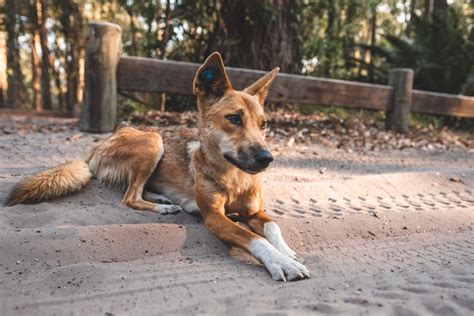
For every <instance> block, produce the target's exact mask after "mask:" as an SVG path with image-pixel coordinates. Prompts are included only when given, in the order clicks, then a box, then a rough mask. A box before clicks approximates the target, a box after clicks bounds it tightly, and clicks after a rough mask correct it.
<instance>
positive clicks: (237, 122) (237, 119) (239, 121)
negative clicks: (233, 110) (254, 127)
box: [225, 114, 242, 126]
mask: <svg viewBox="0 0 474 316" xmlns="http://www.w3.org/2000/svg"><path fill="white" fill-rule="evenodd" d="M225 118H226V119H228V120H229V121H230V122H231V123H232V124H234V125H239V126H242V118H241V117H240V115H235V114H231V115H226V116H225Z"/></svg>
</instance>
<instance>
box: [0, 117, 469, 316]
mask: <svg viewBox="0 0 474 316" xmlns="http://www.w3.org/2000/svg"><path fill="white" fill-rule="evenodd" d="M14 119H15V120H19V121H22V122H23V123H24V119H22V118H12V117H1V118H0V123H3V125H2V126H5V127H4V129H3V134H2V133H0V149H1V151H0V179H1V183H0V201H3V200H4V198H5V196H6V195H7V193H8V191H9V189H10V188H11V187H12V186H13V185H14V183H16V182H17V181H19V180H20V179H22V178H24V177H26V176H28V175H29V174H32V173H34V172H37V171H40V170H43V169H45V168H46V167H50V166H54V165H56V164H59V163H62V162H64V161H66V160H68V159H71V158H77V157H81V156H83V155H84V153H86V152H87V150H88V149H90V148H92V147H93V146H94V145H96V144H97V142H98V141H100V140H101V139H103V138H104V137H105V135H91V134H82V133H79V132H78V131H77V130H75V129H71V128H69V127H64V126H65V123H68V122H69V123H68V124H72V122H70V121H67V120H64V119H62V120H46V119H41V120H42V121H41V122H44V123H45V124H53V128H51V129H52V130H53V132H28V131H22V130H15V129H12V128H10V127H9V126H10V125H9V124H10V123H11V120H14ZM66 126H68V125H67V124H66ZM271 146H272V148H274V149H275V152H276V162H275V163H274V165H273V166H272V168H270V170H269V171H268V172H267V173H266V175H265V184H264V185H265V192H266V202H267V209H268V212H269V213H270V214H272V215H273V216H274V217H275V218H276V220H277V222H278V223H279V224H280V225H281V227H282V230H283V233H284V235H285V236H286V239H287V240H288V242H289V244H290V245H291V246H292V247H293V248H295V249H296V250H297V251H298V252H299V254H300V257H301V258H302V260H304V262H305V264H306V265H307V266H308V268H309V269H310V270H311V272H312V278H311V279H308V280H303V281H298V282H288V283H282V282H275V281H272V280H271V278H270V276H269V275H268V273H267V272H266V271H265V269H264V268H263V267H262V266H261V265H259V264H258V263H257V262H256V261H255V260H253V259H252V258H251V257H250V256H248V255H247V254H245V253H244V252H242V251H240V250H237V249H228V247H227V246H226V245H224V244H223V243H222V242H221V241H219V240H218V239H217V238H216V237H214V236H213V235H212V234H210V233H209V232H208V231H207V230H206V229H205V228H204V227H203V225H202V223H201V219H200V218H199V217H193V216H190V215H187V214H178V215H175V216H173V215H168V216H160V215H159V214H154V213H149V212H139V211H134V210H132V209H129V208H127V207H125V206H123V205H121V204H120V198H121V194H120V193H119V192H115V191H113V190H110V189H108V188H105V187H102V186H101V185H100V184H98V183H97V182H93V183H92V184H91V185H89V186H88V187H87V188H86V189H85V190H84V191H83V192H81V193H79V194H76V195H74V196H70V197H66V198H62V199H60V200H57V201H53V202H48V203H41V204H39V205H19V206H14V207H0V314H1V315H23V314H24V315H32V314H34V315H54V314H58V315H59V314H61V315H64V314H74V315H80V314H84V315H90V314H95V315H111V314H115V315H122V314H134V315H136V314H173V313H179V314H195V313H205V314H222V313H227V314H238V315H245V314H296V313H298V314H314V313H321V314H370V315H374V314H390V315H425V314H437V315H469V314H471V315H472V313H473V312H474V233H473V231H472V226H473V222H474V212H473V211H474V195H473V191H474V168H473V166H474V152H473V150H454V151H449V152H437V151H431V152H426V151H421V150H415V149H409V150H401V151H379V152H369V153H357V152H345V151H343V150H341V151H334V150H329V149H328V148H325V147H323V146H318V145H312V146H309V147H308V146H305V147H302V146H299V145H296V147H294V148H287V147H282V146H280V145H279V144H273V143H272V145H271Z"/></svg>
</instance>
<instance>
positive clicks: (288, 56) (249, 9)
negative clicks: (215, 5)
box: [219, 0, 302, 73]
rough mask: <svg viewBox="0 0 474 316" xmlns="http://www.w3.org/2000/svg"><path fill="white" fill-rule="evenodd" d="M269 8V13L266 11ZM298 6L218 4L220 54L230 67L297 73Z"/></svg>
mask: <svg viewBox="0 0 474 316" xmlns="http://www.w3.org/2000/svg"><path fill="white" fill-rule="evenodd" d="M268 8H271V9H268ZM300 10H301V5H300V1H298V0H266V1H244V0H221V5H220V9H219V11H220V12H219V13H220V17H221V18H222V25H221V27H220V28H221V29H222V30H225V31H224V32H227V36H228V37H227V39H226V41H225V42H224V44H223V47H222V51H223V53H224V56H225V57H226V58H225V59H226V62H227V63H228V64H229V65H232V66H239V67H247V68H254V69H262V70H270V69H272V68H273V67H276V66H279V67H280V68H281V70H282V72H290V73H299V72H300V71H301V57H302V51H301V45H300V44H301V36H300V35H301V27H300V25H301V21H300V14H299V13H300Z"/></svg>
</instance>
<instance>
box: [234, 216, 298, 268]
mask: <svg viewBox="0 0 474 316" xmlns="http://www.w3.org/2000/svg"><path fill="white" fill-rule="evenodd" d="M242 219H243V221H244V223H246V224H247V225H248V226H249V227H250V229H252V231H254V232H255V233H257V234H259V235H260V236H263V237H265V238H266V239H267V240H268V241H269V242H270V244H272V245H273V247H275V248H276V249H277V250H278V251H280V252H281V253H282V254H284V255H287V256H289V257H290V258H292V259H296V252H294V251H293V250H292V249H291V248H290V247H289V246H288V244H287V243H286V241H285V240H284V239H283V236H282V234H281V230H280V227H279V226H278V225H277V223H275V222H274V221H273V220H272V218H271V217H270V216H269V215H268V214H267V213H265V211H259V212H257V213H255V214H253V215H251V216H246V217H245V216H244V217H243V218H242Z"/></svg>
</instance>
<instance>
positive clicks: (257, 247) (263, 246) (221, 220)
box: [196, 190, 310, 281]
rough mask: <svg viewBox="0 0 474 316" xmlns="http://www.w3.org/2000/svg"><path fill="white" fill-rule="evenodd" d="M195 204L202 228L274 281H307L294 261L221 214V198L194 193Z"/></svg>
mask: <svg viewBox="0 0 474 316" xmlns="http://www.w3.org/2000/svg"><path fill="white" fill-rule="evenodd" d="M196 201H197V203H198V205H199V208H200V210H201V213H202V214H203V217H204V224H205V225H206V227H207V228H208V229H209V230H210V231H212V232H213V233H215V234H216V235H217V237H219V238H220V239H221V240H222V241H224V242H226V243H228V244H231V245H233V246H237V247H239V248H242V249H244V250H247V251H248V252H250V253H251V254H252V255H253V256H254V257H256V258H257V259H258V260H259V261H260V262H262V263H263V264H264V265H265V267H266V268H267V270H268V271H269V272H270V274H271V275H272V278H273V279H274V280H281V281H286V280H290V281H292V280H299V279H304V278H308V277H309V276H310V273H309V271H308V269H307V268H306V267H305V266H304V265H302V264H301V263H299V262H298V261H296V260H294V259H292V258H290V257H289V256H287V255H286V254H283V253H281V252H280V251H278V250H277V249H276V248H275V247H274V246H272V245H271V244H270V243H269V242H268V241H267V240H266V239H265V238H262V237H261V236H259V235H257V234H255V233H253V232H251V231H249V230H247V229H245V228H243V227H241V226H239V225H237V224H236V223H234V222H232V221H231V220H230V219H229V218H227V216H225V214H224V203H225V198H224V196H222V195H221V194H219V193H216V192H212V193H207V192H206V193H205V194H204V193H203V192H199V190H197V192H196Z"/></svg>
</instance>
